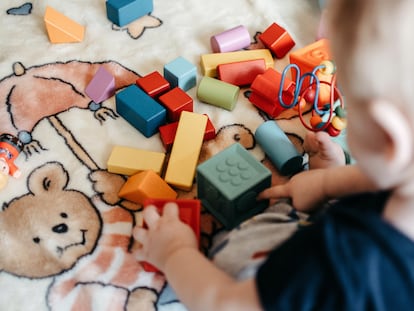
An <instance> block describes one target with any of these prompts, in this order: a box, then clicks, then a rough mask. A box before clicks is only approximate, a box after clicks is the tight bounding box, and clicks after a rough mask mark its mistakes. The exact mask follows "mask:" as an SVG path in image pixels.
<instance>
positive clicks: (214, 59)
mask: <svg viewBox="0 0 414 311" xmlns="http://www.w3.org/2000/svg"><path fill="white" fill-rule="evenodd" d="M254 59H264V60H265V63H266V68H273V66H274V60H273V56H272V53H271V52H270V50H268V49H257V50H243V51H236V52H227V53H211V54H203V55H201V61H200V65H201V72H202V74H203V75H205V76H208V77H217V66H218V65H220V64H227V63H234V62H241V61H245V60H254Z"/></svg>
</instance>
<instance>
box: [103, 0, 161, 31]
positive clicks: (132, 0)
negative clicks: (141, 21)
mask: <svg viewBox="0 0 414 311" xmlns="http://www.w3.org/2000/svg"><path fill="white" fill-rule="evenodd" d="M153 9H154V5H153V2H152V0H107V1H106V15H107V17H108V19H109V20H110V21H111V22H112V23H114V24H116V25H118V26H120V27H122V26H125V25H127V24H129V23H131V22H133V21H135V20H137V19H138V18H140V17H142V16H144V15H147V14H149V13H151V12H152V11H153Z"/></svg>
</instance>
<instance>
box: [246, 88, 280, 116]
mask: <svg viewBox="0 0 414 311" xmlns="http://www.w3.org/2000/svg"><path fill="white" fill-rule="evenodd" d="M249 101H250V102H251V103H252V104H253V105H255V106H256V107H257V108H259V109H260V110H261V111H263V112H265V113H266V114H267V115H268V116H269V117H271V118H276V117H277V116H278V115H280V114H281V113H282V112H283V111H284V110H285V108H283V107H282V106H281V105H280V104H279V100H278V99H276V98H275V99H274V100H268V99H267V98H264V97H263V96H261V95H259V94H257V93H255V92H251V93H250V95H249Z"/></svg>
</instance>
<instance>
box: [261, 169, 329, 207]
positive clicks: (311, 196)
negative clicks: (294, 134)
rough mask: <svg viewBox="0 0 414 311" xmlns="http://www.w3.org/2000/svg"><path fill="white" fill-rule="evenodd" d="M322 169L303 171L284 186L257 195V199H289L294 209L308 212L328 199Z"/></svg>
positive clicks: (272, 200) (274, 187)
mask: <svg viewBox="0 0 414 311" xmlns="http://www.w3.org/2000/svg"><path fill="white" fill-rule="evenodd" d="M324 174H325V170H324V169H314V170H310V171H304V172H301V173H299V174H296V175H295V176H293V177H292V178H291V179H290V180H289V181H288V182H287V183H286V184H283V185H277V186H273V187H271V188H268V189H266V190H264V191H262V192H261V193H259V195H258V197H257V199H258V200H263V199H270V200H271V202H274V201H276V200H277V199H281V198H290V199H291V200H292V205H293V207H294V208H295V209H297V210H298V211H302V212H309V211H311V210H313V209H315V208H317V207H320V205H321V203H323V202H325V201H326V200H327V199H328V197H327V194H326V191H325V188H324Z"/></svg>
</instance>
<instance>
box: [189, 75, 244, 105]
mask: <svg viewBox="0 0 414 311" xmlns="http://www.w3.org/2000/svg"><path fill="white" fill-rule="evenodd" d="M239 93H240V88H239V87H238V86H237V85H233V84H230V83H227V82H224V81H221V80H218V79H216V78H211V77H208V76H204V77H203V78H202V79H201V81H200V83H199V85H198V88H197V98H198V99H199V100H200V101H202V102H204V103H207V104H210V105H213V106H217V107H221V108H223V109H226V110H229V111H231V110H233V109H234V107H235V106H236V102H237V99H238V98H239Z"/></svg>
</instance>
